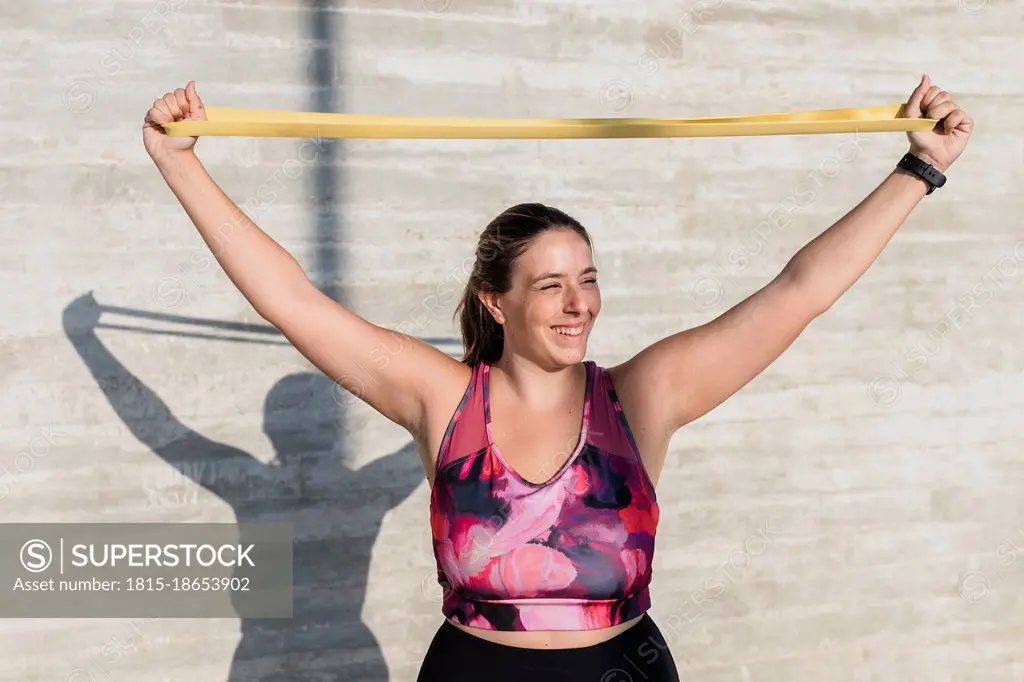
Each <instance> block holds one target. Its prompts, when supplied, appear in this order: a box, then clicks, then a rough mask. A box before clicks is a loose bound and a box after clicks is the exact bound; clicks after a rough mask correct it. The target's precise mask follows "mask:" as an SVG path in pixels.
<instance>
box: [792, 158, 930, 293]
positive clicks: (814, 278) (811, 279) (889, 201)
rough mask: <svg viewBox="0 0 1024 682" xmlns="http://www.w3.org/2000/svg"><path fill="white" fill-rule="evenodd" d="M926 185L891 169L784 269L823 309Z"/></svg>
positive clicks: (876, 252) (899, 221)
mask: <svg viewBox="0 0 1024 682" xmlns="http://www.w3.org/2000/svg"><path fill="white" fill-rule="evenodd" d="M927 189H928V188H927V185H926V184H925V183H924V182H923V181H922V180H921V179H920V178H918V177H916V176H914V175H911V174H909V173H906V172H905V171H903V170H900V169H895V170H893V172H892V173H890V174H889V176H888V177H887V178H886V179H885V180H883V181H882V183H881V184H880V185H879V186H878V187H877V188H875V190H874V191H873V192H871V194H869V195H868V196H867V197H866V198H865V199H864V200H863V201H861V202H860V203H859V204H857V206H855V207H854V208H853V209H852V210H851V211H850V212H849V213H847V214H846V215H845V216H843V217H842V218H840V219H839V221H838V222H836V223H835V224H834V225H832V227H830V228H828V229H827V230H825V231H824V232H822V233H821V234H820V235H818V236H817V237H815V238H814V239H813V240H811V241H810V242H809V243H808V244H807V245H806V246H804V247H803V248H802V249H800V251H798V252H797V253H796V254H795V255H794V256H793V258H791V259H790V261H789V263H788V264H787V265H786V271H788V272H789V273H790V274H791V275H792V277H793V279H794V281H796V282H798V283H799V285H800V286H802V287H806V290H807V291H808V292H809V295H810V296H812V297H814V298H816V299H817V300H818V301H819V302H820V307H821V309H822V310H826V309H828V307H829V306H831V305H832V304H833V303H834V302H835V301H836V300H837V299H838V298H839V297H840V296H842V295H843V293H845V292H846V290H847V289H849V288H850V287H851V286H853V284H854V282H856V281H857V280H858V279H859V278H860V277H861V275H863V274H864V273H865V272H866V271H867V269H868V268H869V267H870V266H871V264H872V263H873V262H874V261H875V259H876V258H878V255H879V254H880V253H881V252H882V249H884V248H885V245H886V244H888V243H889V240H890V239H891V238H892V236H893V235H894V234H896V230H898V229H899V227H900V226H901V225H902V224H903V222H904V221H905V220H906V219H907V216H908V215H910V212H911V211H912V210H913V209H914V207H915V206H917V204H918V202H919V201H921V199H922V198H924V196H925V194H926V192H927Z"/></svg>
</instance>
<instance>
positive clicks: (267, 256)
mask: <svg viewBox="0 0 1024 682" xmlns="http://www.w3.org/2000/svg"><path fill="white" fill-rule="evenodd" d="M157 168H158V169H159V171H160V174H161V175H162V176H163V178H164V180H165V181H166V182H167V185H168V187H170V189H171V191H172V192H173V193H174V195H175V196H176V197H177V198H178V201H179V202H181V205H182V208H184V209H185V212H186V213H187V214H188V217H189V218H191V220H192V223H193V224H194V225H195V226H196V229H197V230H198V231H199V234H200V236H202V238H203V241H205V242H206V245H207V246H208V247H209V248H210V252H211V253H212V254H213V255H214V257H215V258H216V259H217V262H218V263H220V266H221V267H222V268H223V269H224V272H225V274H227V276H228V278H229V279H230V280H231V281H232V283H234V285H235V286H236V287H237V288H238V290H239V291H241V292H242V295H243V296H245V298H246V299H247V300H248V301H249V303H250V304H251V305H252V306H253V308H254V309H255V310H256V312H258V313H259V314H260V315H261V316H263V317H264V318H267V316H268V311H271V310H274V309H276V308H278V307H279V306H280V305H281V304H282V303H283V302H284V301H285V299H286V298H287V296H288V292H290V291H294V290H296V289H297V288H298V287H300V286H305V285H307V284H308V283H309V279H308V278H307V276H306V274H305V272H304V271H303V270H302V266H301V265H300V264H299V262H298V261H297V260H296V259H295V258H294V257H293V256H292V255H291V254H290V253H288V251H286V250H285V249H284V247H282V246H281V245H280V244H278V243H277V242H276V241H274V240H273V239H272V238H271V237H270V236H269V235H267V234H266V233H265V232H263V230H261V229H260V228H259V227H258V226H257V225H256V223H254V222H253V221H252V220H250V219H249V217H248V216H247V215H246V214H245V212H244V211H242V209H241V208H239V207H238V205H237V204H235V202H234V201H232V200H231V198H230V197H228V196H227V194H225V193H224V191H223V190H222V189H221V188H220V187H219V186H218V185H217V183H216V182H214V180H213V178H212V177H210V174H209V173H208V172H207V170H206V168H205V167H204V166H203V164H202V162H201V161H199V159H198V158H197V157H196V155H195V154H194V153H192V152H188V153H182V154H180V155H175V156H173V157H170V158H167V159H164V160H162V161H161V162H160V163H158V164H157Z"/></svg>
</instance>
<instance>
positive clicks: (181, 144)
mask: <svg viewBox="0 0 1024 682" xmlns="http://www.w3.org/2000/svg"><path fill="white" fill-rule="evenodd" d="M205 120H206V109H205V108H204V107H203V100H201V99H199V95H198V94H197V93H196V82H195V81H194V80H191V81H189V82H188V84H187V85H186V86H185V87H184V88H178V89H177V90H175V91H174V92H168V93H166V94H165V95H164V96H163V97H159V98H157V99H156V100H155V101H154V102H153V106H152V107H150V109H149V111H147V112H146V118H145V125H144V126H143V128H142V142H143V144H145V145H146V151H147V152H148V153H149V156H150V158H151V159H153V161H156V162H157V163H159V162H160V161H161V160H162V159H166V158H168V157H171V156H173V155H175V154H181V153H188V152H191V150H192V148H193V147H194V146H195V144H196V141H197V140H198V139H199V138H198V137H170V136H168V135H167V133H165V132H164V129H163V128H162V127H161V126H162V125H163V124H165V123H173V122H176V121H205Z"/></svg>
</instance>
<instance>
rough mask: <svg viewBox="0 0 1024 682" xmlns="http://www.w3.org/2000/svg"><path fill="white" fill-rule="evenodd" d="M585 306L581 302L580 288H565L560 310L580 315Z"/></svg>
mask: <svg viewBox="0 0 1024 682" xmlns="http://www.w3.org/2000/svg"><path fill="white" fill-rule="evenodd" d="M585 307H586V304H585V303H584V300H583V291H582V289H580V287H578V286H575V285H570V286H567V287H566V288H565V296H564V298H563V300H562V308H563V309H564V310H565V312H567V313H581V312H583V310H584V308H585Z"/></svg>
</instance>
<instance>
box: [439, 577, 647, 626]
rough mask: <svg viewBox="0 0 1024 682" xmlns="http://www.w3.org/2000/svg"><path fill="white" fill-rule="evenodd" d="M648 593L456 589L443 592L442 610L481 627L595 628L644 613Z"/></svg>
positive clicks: (456, 619)
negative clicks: (609, 595) (539, 594)
mask: <svg viewBox="0 0 1024 682" xmlns="http://www.w3.org/2000/svg"><path fill="white" fill-rule="evenodd" d="M649 608H651V593H650V588H649V587H648V586H644V587H643V588H641V589H640V590H639V591H637V592H636V593H634V594H632V595H629V596H627V597H624V598H622V599H593V600H589V601H580V600H579V599H557V598H548V599H543V598H533V599H500V600H498V599H496V600H486V599H473V598H471V597H468V596H466V595H465V594H464V593H461V592H459V591H458V590H453V591H450V592H447V593H446V594H445V598H444V602H443V604H442V608H441V612H442V613H443V614H444V616H445V617H446V618H448V619H450V620H454V621H457V622H459V623H461V624H463V625H468V626H471V627H478V628H480V629H483V630H508V631H515V630H525V631H532V630H598V629H601V628H606V627H610V626H613V625H619V624H620V623H625V622H626V621H629V620H632V619H634V618H636V617H637V616H639V615H641V614H643V613H646V612H647V610H648V609H649ZM456 629H458V628H456Z"/></svg>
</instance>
